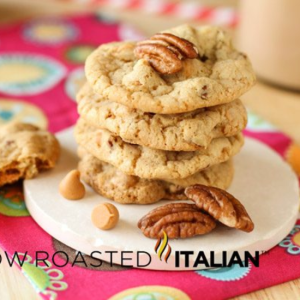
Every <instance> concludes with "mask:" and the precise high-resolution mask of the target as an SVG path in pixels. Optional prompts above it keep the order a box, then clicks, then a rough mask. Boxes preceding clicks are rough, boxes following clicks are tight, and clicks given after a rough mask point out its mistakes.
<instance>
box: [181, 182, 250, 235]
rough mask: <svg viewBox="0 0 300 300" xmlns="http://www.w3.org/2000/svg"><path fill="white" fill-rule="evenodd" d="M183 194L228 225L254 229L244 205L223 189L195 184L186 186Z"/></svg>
mask: <svg viewBox="0 0 300 300" xmlns="http://www.w3.org/2000/svg"><path fill="white" fill-rule="evenodd" d="M185 195H186V196H187V197H188V198H189V199H191V200H193V201H194V202H195V204H196V205H197V207H198V208H199V209H201V210H204V211H205V212H207V213H208V214H209V215H211V216H212V217H213V218H215V219H216V220H218V221H219V222H221V223H223V224H224V225H226V226H228V227H234V228H237V229H240V230H243V231H246V232H251V231H252V230H253V229H254V224H253V222H252V220H251V218H250V217H249V215H248V213H247V211H246V209H245V207H244V206H243V205H242V204H241V203H240V201H239V200H237V199H236V198H235V197H233V196H232V195H231V194H229V193H228V192H226V191H224V190H221V189H219V188H215V187H211V186H210V187H209V186H205V185H200V184H197V185H194V186H190V187H187V188H186V189H185Z"/></svg>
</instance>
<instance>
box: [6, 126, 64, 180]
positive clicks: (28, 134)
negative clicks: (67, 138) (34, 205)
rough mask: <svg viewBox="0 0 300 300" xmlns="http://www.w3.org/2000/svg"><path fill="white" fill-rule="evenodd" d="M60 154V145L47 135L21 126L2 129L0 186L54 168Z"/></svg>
mask: <svg viewBox="0 0 300 300" xmlns="http://www.w3.org/2000/svg"><path fill="white" fill-rule="evenodd" d="M59 153H60V147H59V143H58V141H57V140H56V138H55V137H54V136H53V135H52V134H51V133H50V132H48V131H46V130H41V129H39V128H38V127H36V126H34V125H30V124H24V123H9V124H7V125H4V126H3V127H1V130H0V186H2V185H4V184H7V183H12V182H15V181H17V180H19V179H21V178H25V179H29V178H33V177H34V176H36V175H37V174H38V172H39V171H40V170H44V169H50V168H53V167H54V165H55V163H56V161H57V160H58V157H59Z"/></svg>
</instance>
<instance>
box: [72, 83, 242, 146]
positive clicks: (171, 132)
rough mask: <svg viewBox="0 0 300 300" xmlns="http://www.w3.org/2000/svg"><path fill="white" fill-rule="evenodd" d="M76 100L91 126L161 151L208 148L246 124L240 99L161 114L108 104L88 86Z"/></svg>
mask: <svg viewBox="0 0 300 300" xmlns="http://www.w3.org/2000/svg"><path fill="white" fill-rule="evenodd" d="M77 101H78V111H79V114H80V115H81V117H82V118H84V119H85V121H86V122H87V123H88V124H90V125H92V126H95V127H97V128H98V127H99V128H103V129H107V130H109V131H110V132H111V133H112V134H114V135H117V136H120V137H121V138H122V139H123V140H124V141H126V142H128V143H132V144H139V145H142V146H145V147H150V148H154V149H161V150H169V151H196V150H197V149H199V148H201V147H205V148H206V147H207V146H208V145H209V144H210V142H211V140H212V139H214V138H219V137H224V136H233V135H236V134H237V133H238V132H240V131H241V130H243V129H244V128H245V126H246V124H247V112H246V110H245V108H244V106H243V104H242V102H241V101H240V100H235V101H233V102H230V103H228V104H223V105H219V106H214V107H210V108H202V109H198V110H196V111H193V112H190V113H183V114H177V115H174V114H173V115H161V114H152V113H145V112H142V111H140V110H136V109H132V108H129V107H127V106H124V105H122V104H119V103H116V102H110V101H107V99H106V98H104V97H102V96H99V95H97V94H95V93H94V92H93V91H92V89H91V88H90V87H89V85H88V84H86V85H85V86H84V87H83V88H82V89H81V90H80V92H79V93H78V95H77Z"/></svg>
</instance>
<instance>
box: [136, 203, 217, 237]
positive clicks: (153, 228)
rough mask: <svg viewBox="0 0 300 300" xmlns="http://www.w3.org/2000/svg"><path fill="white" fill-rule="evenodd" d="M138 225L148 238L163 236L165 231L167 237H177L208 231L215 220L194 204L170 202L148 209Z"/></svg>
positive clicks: (212, 227)
mask: <svg viewBox="0 0 300 300" xmlns="http://www.w3.org/2000/svg"><path fill="white" fill-rule="evenodd" d="M138 227H139V228H140V229H141V230H142V232H143V234H144V235H145V236H146V237H149V238H159V237H163V232H165V233H166V234H167V236H168V238H169V239H177V238H189V237H193V236H196V235H203V234H206V233H209V232H210V231H211V230H213V229H214V228H215V227H216V222H215V221H214V220H213V218H211V217H210V216H208V215H206V214H204V213H202V212H201V211H200V210H199V209H198V207H197V206H196V205H194V204H188V203H170V204H167V205H163V206H160V207H158V208H156V209H154V210H152V211H150V212H149V213H148V214H147V215H146V216H144V217H143V218H142V219H141V220H140V221H139V222H138Z"/></svg>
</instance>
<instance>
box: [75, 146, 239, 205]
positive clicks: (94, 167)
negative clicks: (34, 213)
mask: <svg viewBox="0 0 300 300" xmlns="http://www.w3.org/2000/svg"><path fill="white" fill-rule="evenodd" d="M79 154H80V156H81V161H80V162H79V165H78V170H79V171H80V173H81V179H83V180H84V181H85V182H86V183H87V184H88V185H90V186H91V187H92V188H93V189H94V190H95V191H96V192H97V193H99V194H100V195H102V196H104V197H107V198H109V199H112V200H114V201H116V202H119V203H122V204H130V203H135V204H149V203H154V202H157V201H159V200H161V199H166V200H179V199H186V196H185V195H184V188H185V187H187V186H189V185H191V184H197V183H199V184H205V185H212V186H217V187H220V188H222V189H226V188H228V187H229V185H230V184H231V181H232V179H233V173H234V172H233V165H232V162H231V161H228V162H225V163H222V164H219V165H215V166H212V167H210V168H207V169H205V170H203V171H201V172H198V173H196V174H194V175H192V176H190V177H188V178H186V179H179V180H173V181H170V182H167V181H162V180H148V179H143V178H139V177H137V176H130V175H126V174H125V173H123V172H122V171H120V170H118V169H117V168H115V167H113V166H112V165H110V164H107V163H105V162H102V161H100V160H99V159H97V158H95V157H93V156H92V155H90V154H88V153H86V151H85V150H84V149H82V148H81V149H79Z"/></svg>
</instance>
